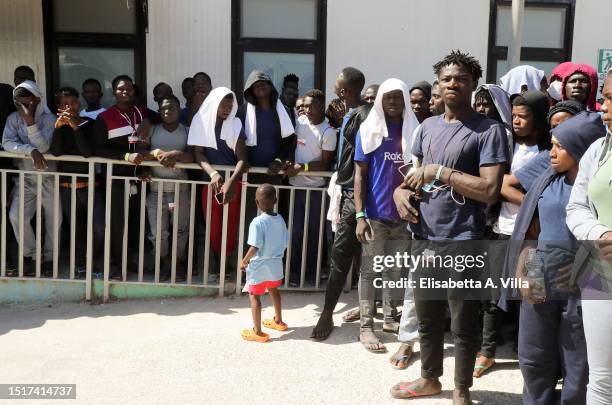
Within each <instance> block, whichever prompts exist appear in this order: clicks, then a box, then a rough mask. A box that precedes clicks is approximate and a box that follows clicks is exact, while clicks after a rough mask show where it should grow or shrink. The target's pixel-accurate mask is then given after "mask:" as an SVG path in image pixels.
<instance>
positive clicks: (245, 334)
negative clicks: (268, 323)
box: [241, 329, 270, 343]
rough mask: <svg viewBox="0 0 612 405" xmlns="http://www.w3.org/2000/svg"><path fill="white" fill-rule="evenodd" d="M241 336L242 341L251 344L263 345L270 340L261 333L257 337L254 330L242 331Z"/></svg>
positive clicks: (266, 335)
mask: <svg viewBox="0 0 612 405" xmlns="http://www.w3.org/2000/svg"><path fill="white" fill-rule="evenodd" d="M241 336H242V338H243V339H244V340H248V341H251V342H259V343H265V342H267V341H268V340H270V335H268V334H267V333H263V332H262V334H261V335H258V334H257V333H255V329H243V330H242V333H241Z"/></svg>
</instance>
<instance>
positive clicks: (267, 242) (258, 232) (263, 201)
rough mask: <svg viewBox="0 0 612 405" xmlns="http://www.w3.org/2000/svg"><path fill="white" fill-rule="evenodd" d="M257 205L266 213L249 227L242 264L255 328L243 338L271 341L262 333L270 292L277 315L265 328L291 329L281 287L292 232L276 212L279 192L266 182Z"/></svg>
mask: <svg viewBox="0 0 612 405" xmlns="http://www.w3.org/2000/svg"><path fill="white" fill-rule="evenodd" d="M255 202H256V203H257V207H258V208H259V209H260V210H261V211H262V213H261V214H260V215H259V216H257V217H255V219H254V220H253V221H252V222H251V225H250V226H249V238H248V241H247V243H248V244H249V246H250V247H249V250H248V251H247V253H246V255H245V256H244V258H243V259H242V262H241V263H240V270H242V271H246V276H247V277H246V281H247V285H246V288H247V289H248V291H249V296H250V299H251V313H252V314H253V329H244V330H243V331H242V338H243V339H244V340H251V341H255V342H261V343H263V342H267V341H268V340H270V336H269V335H268V334H267V333H263V332H262V330H261V301H260V299H259V296H260V295H263V294H265V293H266V291H268V292H269V293H270V297H271V298H272V305H274V313H275V316H274V318H273V319H265V320H264V321H263V325H264V326H265V327H267V328H270V329H276V330H280V331H284V330H287V324H285V323H284V322H283V318H282V316H281V298H280V293H279V291H278V286H280V285H281V284H282V279H283V255H284V253H285V249H286V248H287V243H289V232H288V231H287V225H286V224H285V220H284V219H283V217H282V216H280V215H278V214H277V213H275V212H274V204H276V190H275V189H274V187H272V186H271V185H270V184H268V183H265V184H262V185H261V186H259V187H258V188H257V191H256V193H255Z"/></svg>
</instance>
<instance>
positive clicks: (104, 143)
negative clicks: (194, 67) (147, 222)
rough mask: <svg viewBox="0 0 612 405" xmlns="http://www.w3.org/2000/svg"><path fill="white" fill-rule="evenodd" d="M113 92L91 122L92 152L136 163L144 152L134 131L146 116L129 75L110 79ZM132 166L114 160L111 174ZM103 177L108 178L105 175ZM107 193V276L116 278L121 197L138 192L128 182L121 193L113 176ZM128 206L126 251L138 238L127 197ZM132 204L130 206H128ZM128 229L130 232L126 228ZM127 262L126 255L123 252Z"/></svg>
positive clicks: (131, 170) (120, 240) (134, 204)
mask: <svg viewBox="0 0 612 405" xmlns="http://www.w3.org/2000/svg"><path fill="white" fill-rule="evenodd" d="M112 87H113V95H114V97H115V99H116V104H115V105H114V106H112V107H110V108H109V109H108V110H106V111H104V112H103V113H101V114H100V115H98V118H96V122H95V124H94V153H95V155H96V156H100V157H103V158H107V159H115V160H125V161H127V162H129V163H131V164H133V165H139V164H140V163H142V161H143V160H144V158H145V155H146V154H147V153H146V152H143V151H141V150H140V149H139V147H138V137H137V135H136V131H137V130H138V127H139V126H140V124H141V123H142V122H143V120H144V119H145V118H147V109H146V107H143V106H139V105H135V104H134V82H133V81H132V79H131V78H130V77H129V76H126V75H120V76H117V77H116V78H115V79H113V81H112ZM135 174H136V168H134V167H133V166H130V165H123V164H116V165H114V166H113V176H126V177H134V176H135ZM106 181H111V179H107V180H106ZM111 190H112V191H111V193H112V195H111V197H110V201H109V196H106V200H107V204H108V203H110V204H111V215H112V218H113V220H112V221H110V226H111V236H110V243H111V274H110V276H111V278H112V279H114V280H120V279H121V278H122V275H121V273H120V271H119V269H120V266H121V265H122V251H123V222H124V216H125V212H124V197H126V198H127V197H129V196H132V195H135V194H137V193H138V187H137V185H136V184H135V183H131V185H130V190H129V191H130V193H129V196H125V195H124V194H125V191H124V190H125V187H124V180H115V181H113V183H112V185H111ZM130 200H131V202H130V203H131V204H132V207H131V209H130V210H129V211H130V214H131V215H130V216H129V218H130V221H131V222H130V225H131V226H128V243H129V248H128V250H129V251H132V252H136V251H137V250H138V249H137V246H138V238H137V237H136V236H137V235H136V232H137V230H138V229H139V228H140V227H139V226H138V225H137V224H138V216H139V215H138V212H139V211H140V210H139V208H138V202H137V201H136V199H130ZM132 208H133V209H132ZM130 229H131V230H132V232H130ZM127 257H128V262H129V261H130V256H129V255H127Z"/></svg>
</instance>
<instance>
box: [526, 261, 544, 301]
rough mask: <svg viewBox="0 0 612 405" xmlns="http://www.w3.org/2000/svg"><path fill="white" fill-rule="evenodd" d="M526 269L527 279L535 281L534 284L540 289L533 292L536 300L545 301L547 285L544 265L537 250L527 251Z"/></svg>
mask: <svg viewBox="0 0 612 405" xmlns="http://www.w3.org/2000/svg"><path fill="white" fill-rule="evenodd" d="M525 269H526V270H527V277H529V278H530V279H532V280H533V283H534V284H535V285H537V286H538V287H539V288H540V289H539V290H537V291H533V294H532V295H533V297H534V298H535V299H536V300H544V299H545V298H546V285H545V280H544V263H543V262H542V259H541V258H540V257H539V256H538V254H537V251H536V249H529V250H528V251H527V259H526V260H525Z"/></svg>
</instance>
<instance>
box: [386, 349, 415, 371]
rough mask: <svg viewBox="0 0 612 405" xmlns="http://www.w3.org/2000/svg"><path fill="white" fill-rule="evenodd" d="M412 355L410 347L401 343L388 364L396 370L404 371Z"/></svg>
mask: <svg viewBox="0 0 612 405" xmlns="http://www.w3.org/2000/svg"><path fill="white" fill-rule="evenodd" d="M413 354H414V353H413V351H412V345H409V344H406V343H402V345H401V346H400V347H399V349H397V351H396V352H395V354H394V355H393V356H391V358H390V359H389V363H391V365H392V366H393V367H394V368H397V369H398V370H404V369H406V368H407V367H408V366H409V365H410V359H411V358H412V355H413Z"/></svg>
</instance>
